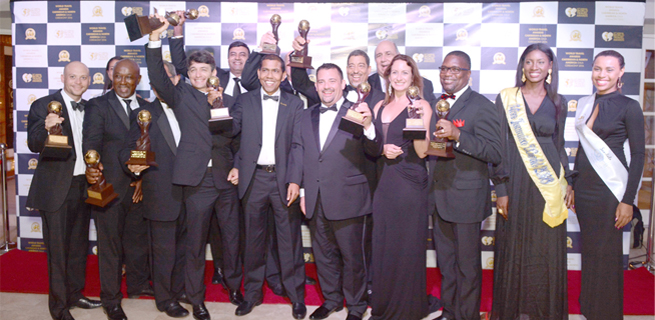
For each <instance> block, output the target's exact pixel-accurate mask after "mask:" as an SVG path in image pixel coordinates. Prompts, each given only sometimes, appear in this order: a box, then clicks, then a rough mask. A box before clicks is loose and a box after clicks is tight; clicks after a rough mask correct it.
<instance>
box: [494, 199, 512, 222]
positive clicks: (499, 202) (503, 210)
mask: <svg viewBox="0 0 655 320" xmlns="http://www.w3.org/2000/svg"><path fill="white" fill-rule="evenodd" d="M508 205H509V196H504V197H498V198H496V211H497V212H498V214H500V215H501V216H503V218H505V220H507V206H508Z"/></svg>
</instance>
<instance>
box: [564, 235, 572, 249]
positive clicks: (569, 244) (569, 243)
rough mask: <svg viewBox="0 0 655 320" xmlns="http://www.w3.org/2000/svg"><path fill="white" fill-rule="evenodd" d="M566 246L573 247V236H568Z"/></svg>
mask: <svg viewBox="0 0 655 320" xmlns="http://www.w3.org/2000/svg"><path fill="white" fill-rule="evenodd" d="M566 247H567V248H570V249H573V239H571V237H566Z"/></svg>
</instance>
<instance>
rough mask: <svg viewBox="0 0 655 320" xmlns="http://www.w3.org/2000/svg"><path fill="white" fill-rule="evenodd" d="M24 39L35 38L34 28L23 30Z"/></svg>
mask: <svg viewBox="0 0 655 320" xmlns="http://www.w3.org/2000/svg"><path fill="white" fill-rule="evenodd" d="M25 40H36V30H34V29H33V28H27V30H25Z"/></svg>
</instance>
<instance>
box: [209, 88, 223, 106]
mask: <svg viewBox="0 0 655 320" xmlns="http://www.w3.org/2000/svg"><path fill="white" fill-rule="evenodd" d="M218 98H223V88H221V87H219V88H218V89H216V90H209V92H208V93H207V102H209V104H210V105H213V104H214V100H216V99H218Z"/></svg>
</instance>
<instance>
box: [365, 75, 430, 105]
mask: <svg viewBox="0 0 655 320" xmlns="http://www.w3.org/2000/svg"><path fill="white" fill-rule="evenodd" d="M422 78H423V98H424V99H425V100H427V101H428V102H429V103H430V104H433V103H436V102H437V98H436V97H435V96H434V86H433V85H432V81H430V80H428V79H427V78H425V77H422ZM368 83H369V84H370V85H371V88H375V89H377V90H380V91H382V84H381V83H380V76H379V74H378V73H377V72H376V73H374V74H372V75H370V76H368ZM382 93H383V94H384V91H382ZM382 99H384V98H382Z"/></svg>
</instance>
